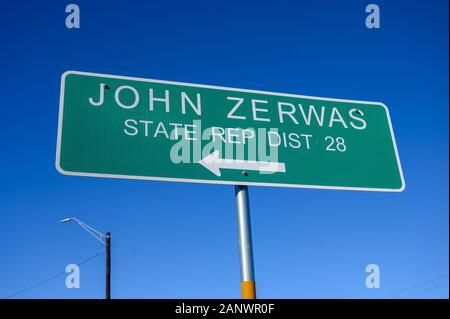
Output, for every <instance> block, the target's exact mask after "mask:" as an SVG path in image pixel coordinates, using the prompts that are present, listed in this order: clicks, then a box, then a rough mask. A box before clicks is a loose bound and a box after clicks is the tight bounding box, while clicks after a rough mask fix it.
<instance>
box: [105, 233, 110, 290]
mask: <svg viewBox="0 0 450 319" xmlns="http://www.w3.org/2000/svg"><path fill="white" fill-rule="evenodd" d="M105 241H106V299H111V233H110V232H107V233H106V236H105Z"/></svg>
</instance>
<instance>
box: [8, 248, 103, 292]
mask: <svg viewBox="0 0 450 319" xmlns="http://www.w3.org/2000/svg"><path fill="white" fill-rule="evenodd" d="M104 254H105V252H98V253H96V254H95V255H92V256H91V257H89V258H86V259H85V260H83V261H81V262H79V263H77V264H76V265H78V266H81V265H83V264H85V263H87V262H89V261H91V260H93V259H95V258H97V257H98V256H102V255H104ZM65 273H66V271H61V272H59V273H56V274H54V275H52V276H50V277H48V278H47V279H44V280H42V281H40V282H38V283H35V284H33V285H31V286H29V287H27V288H24V289H22V290H19V291H16V292H15V293H13V294H11V295H9V296H6V297H4V298H3V299H9V298H12V297H14V296H17V295H20V294H22V293H24V292H27V291H29V290H31V289H34V288H37V287H39V286H42V285H43V284H45V283H47V282H49V281H51V280H53V279H55V278H58V277H59V276H62V275H64V274H65Z"/></svg>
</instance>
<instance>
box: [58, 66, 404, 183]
mask: <svg viewBox="0 0 450 319" xmlns="http://www.w3.org/2000/svg"><path fill="white" fill-rule="evenodd" d="M69 74H77V75H86V76H95V77H103V78H114V79H122V80H133V81H141V82H153V83H160V84H175V85H184V86H190V87H200V88H208V89H216V90H228V91H238V92H245V93H259V94H267V95H275V96H285V97H294V98H307V99H318V100H324V101H335V102H348V103H363V104H371V105H376V106H382V107H384V109H385V110H386V115H387V119H388V123H389V128H390V131H391V137H392V143H393V145H394V150H395V156H396V158H397V167H398V170H399V172H400V178H401V182H402V186H401V187H400V188H369V187H345V186H344V187H341V186H319V185H302V184H282V183H259V182H243V181H215V180H203V179H194V178H192V179H186V178H172V177H148V176H135V175H116V174H101V173H83V172H72V171H66V170H64V169H63V168H62V167H61V165H60V155H61V154H60V153H61V134H62V120H63V112H64V84H65V79H66V76H68V75H69ZM55 166H56V170H57V171H58V172H59V173H61V174H63V175H69V176H87V177H105V178H121V179H135V180H150V181H164V182H184V183H204V184H225V185H248V186H274V187H289V188H310V189H333V190H356V191H370V192H402V191H404V190H405V187H406V185H405V179H404V176H403V169H402V165H401V163H400V158H399V155H398V150H397V143H396V141H395V136H394V130H393V129H392V123H391V116H390V114H389V110H388V108H387V106H386V105H385V104H384V103H381V102H368V101H358V100H345V99H334V98H323V97H316V96H307V95H297V94H287V93H277V92H267V91H258V90H248V89H238V88H230V87H224V86H214V85H204V84H194V83H184V82H173V81H163V80H154V79H144V78H136V77H128V76H119V75H111V74H101V73H92V72H81V71H66V72H64V73H63V74H62V75H61V90H60V97H59V115H58V136H57V143H56V160H55Z"/></svg>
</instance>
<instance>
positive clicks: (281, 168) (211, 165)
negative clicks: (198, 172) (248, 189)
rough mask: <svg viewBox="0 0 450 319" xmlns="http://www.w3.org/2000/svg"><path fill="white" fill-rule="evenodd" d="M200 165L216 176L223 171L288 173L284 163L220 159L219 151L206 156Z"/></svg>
mask: <svg viewBox="0 0 450 319" xmlns="http://www.w3.org/2000/svg"><path fill="white" fill-rule="evenodd" d="M198 163H199V164H201V165H202V166H204V167H205V168H206V169H208V170H209V171H211V172H212V173H214V174H215V175H216V176H220V175H221V173H220V170H221V169H236V170H247V171H259V172H260V173H261V172H268V173H286V167H285V165H284V163H278V162H258V161H245V160H238V159H236V160H235V159H222V158H220V157H219V151H214V152H213V153H211V154H209V155H208V156H205V157H204V158H203V159H202V160H200V161H198Z"/></svg>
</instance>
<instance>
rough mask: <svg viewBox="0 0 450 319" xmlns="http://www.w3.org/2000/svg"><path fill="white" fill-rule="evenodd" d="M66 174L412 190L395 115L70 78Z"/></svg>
mask: <svg viewBox="0 0 450 319" xmlns="http://www.w3.org/2000/svg"><path fill="white" fill-rule="evenodd" d="M56 167H57V169H58V171H59V172H61V173H62V174H66V175H79V176H96V177H113V178H130V179H145V180H161V181H181V182H199V183H213V184H240V185H261V186H264V185H266V186H283V187H304V188H325V189H349V190H366V191H402V190H403V189H404V187H405V182H404V178H403V173H402V169H401V164H400V159H399V156H398V151H397V146H396V143H395V138H394V133H393V129H392V124H391V119H390V116H389V111H388V109H387V107H386V106H385V105H384V104H382V103H379V102H363V101H354V100H341V99H332V98H321V97H310V96H303V95H295V94H284V93H273V92H265V91H255V90H246V89H236V88H228V87H219V86H211V85H199V84H190V83H179V82H170V81H160V80H150V79H141V78H131V77H125V76H115V75H105V74H95V73H86V72H76V71H67V72H65V73H64V74H63V75H62V78H61V96H60V109H59V124H58V141H57V152H56Z"/></svg>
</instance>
